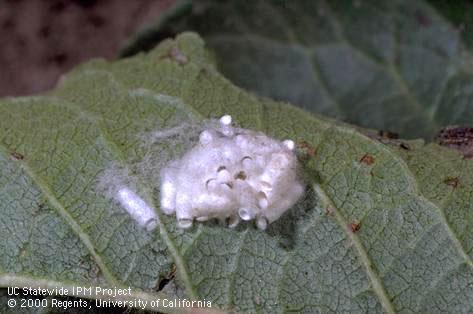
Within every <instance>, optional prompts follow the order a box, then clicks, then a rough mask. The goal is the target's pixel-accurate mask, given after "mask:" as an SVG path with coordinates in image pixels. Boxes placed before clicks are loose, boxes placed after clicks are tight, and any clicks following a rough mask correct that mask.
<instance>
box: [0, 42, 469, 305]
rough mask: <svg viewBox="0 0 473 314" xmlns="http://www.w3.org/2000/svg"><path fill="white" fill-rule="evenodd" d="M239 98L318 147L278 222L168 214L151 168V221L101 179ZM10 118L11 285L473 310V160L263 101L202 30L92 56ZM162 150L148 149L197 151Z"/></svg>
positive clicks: (236, 110) (2, 182)
mask: <svg viewBox="0 0 473 314" xmlns="http://www.w3.org/2000/svg"><path fill="white" fill-rule="evenodd" d="M223 114H231V115H232V116H233V117H234V119H235V121H237V122H238V123H240V124H241V126H242V127H246V128H252V129H258V130H261V131H264V132H266V133H268V134H269V135H271V136H275V137H278V138H292V139H294V140H295V141H297V142H298V143H301V141H305V142H306V144H305V145H309V146H311V147H312V148H313V149H314V150H315V154H312V155H313V156H311V155H309V158H308V159H306V161H304V163H303V169H304V172H305V177H306V179H307V193H306V195H305V197H304V198H303V199H302V200H301V201H300V202H299V203H298V204H297V205H296V206H294V208H292V209H291V210H290V211H289V212H288V213H287V214H286V215H284V216H283V217H282V218H281V219H279V220H278V221H276V222H275V223H273V224H271V225H270V227H269V228H268V230H267V231H260V230H258V229H257V228H256V227H255V226H254V225H252V224H242V225H240V226H239V227H238V228H236V229H229V228H227V227H225V226H222V225H218V224H215V223H206V224H202V223H197V224H196V225H195V226H194V227H193V228H192V229H190V230H186V231H184V230H180V229H177V228H176V225H175V217H173V216H166V215H162V214H160V213H159V207H158V206H157V205H156V204H158V203H159V201H158V197H159V196H158V195H159V194H158V191H157V185H158V182H153V181H150V180H148V177H146V176H142V175H139V174H138V175H137V178H136V179H137V180H136V182H135V187H136V188H137V191H138V192H139V194H140V195H142V196H143V197H144V198H145V199H146V200H148V201H149V202H150V203H151V204H154V206H155V208H156V210H157V212H158V213H159V221H158V228H156V229H155V230H153V231H147V230H146V229H145V228H143V227H140V226H139V225H138V224H136V223H135V222H134V221H133V219H132V218H130V217H129V216H128V215H127V213H126V212H125V210H124V209H123V208H121V206H119V205H118V204H116V203H115V202H113V201H112V200H110V198H109V197H107V196H106V195H104V194H103V193H101V192H100V190H98V189H97V182H98V181H100V179H101V177H102V175H103V174H104V172H105V171H106V170H107V169H109V168H110V166H111V164H116V163H121V164H125V165H128V164H133V163H136V162H137V161H139V160H141V159H142V158H143V157H144V156H145V155H146V154H147V153H149V152H148V151H146V149H143V145H142V142H141V141H142V137H141V135H142V134H143V133H146V132H150V131H153V130H160V129H164V128H168V127H172V126H175V125H176V124H177V125H180V124H182V123H186V122H189V121H201V120H204V119H206V118H209V117H219V116H220V115H223ZM0 117H1V119H0V132H1V133H0V147H1V149H0V217H1V218H0V253H1V254H0V287H6V286H12V285H13V286H15V285H16V286H24V285H26V286H34V287H37V286H41V287H54V286H66V287H73V286H87V287H88V286H105V287H110V286H112V287H113V286H118V287H128V286H130V287H132V290H133V295H132V296H131V297H130V298H131V299H132V298H138V297H140V298H143V299H145V300H148V301H150V300H152V299H156V298H161V299H163V298H174V297H180V298H188V299H199V300H202V299H206V300H210V301H211V302H212V306H213V307H214V308H220V309H223V310H226V311H230V310H233V311H236V312H271V313H281V312H287V311H296V312H299V311H301V312H310V313H313V312H318V311H319V312H345V311H347V312H348V311H350V312H363V313H364V312H388V313H393V312H397V311H399V312H451V313H459V312H469V311H471V310H472V307H473V264H472V256H473V216H472V213H473V202H472V199H473V197H472V195H473V160H472V159H464V158H463V156H461V155H460V154H459V153H457V152H456V151H453V150H449V149H446V148H443V147H440V146H438V145H435V144H429V145H425V144H424V143H423V142H422V141H399V140H386V139H383V142H387V143H385V144H383V142H381V141H379V140H378V139H376V138H375V137H373V136H372V135H370V134H371V133H370V131H363V133H366V134H368V135H369V136H367V135H365V134H363V133H360V132H359V131H357V130H355V129H354V128H352V127H350V126H348V125H345V124H343V123H338V122H335V121H332V120H329V119H326V118H322V117H318V116H314V115H312V114H308V113H307V112H304V111H302V110H301V109H298V108H296V107H293V106H289V105H286V104H282V103H277V102H273V101H269V100H261V99H258V98H256V97H254V96H252V95H251V94H249V93H247V92H245V91H243V90H241V89H239V88H237V87H235V86H234V85H232V84H231V83H230V82H229V81H228V80H226V79H225V78H224V77H223V76H222V75H220V74H219V73H218V72H217V71H216V69H215V66H214V65H213V64H212V63H211V62H210V61H209V56H208V54H207V52H206V50H205V49H204V43H203V41H202V40H201V39H200V38H199V37H198V36H197V35H195V34H192V33H185V34H183V35H180V36H179V37H178V38H177V39H176V40H174V41H172V40H166V41H164V42H163V43H161V45H159V47H157V48H156V49H155V50H153V51H151V52H150V53H149V54H147V55H143V54H140V55H138V56H135V57H133V58H129V59H124V60H121V61H118V62H114V63H107V62H105V61H100V60H98V61H94V62H91V63H88V64H85V65H83V66H81V67H80V68H78V69H77V70H75V71H74V72H72V73H70V74H69V75H68V76H67V77H65V78H64V79H63V80H62V83H61V85H60V86H59V87H58V88H57V89H56V90H55V91H53V92H52V93H50V94H48V95H45V96H41V97H27V98H11V99H4V100H3V101H2V102H1V103H0ZM162 148H163V147H162V146H160V145H156V146H150V147H147V149H149V150H153V151H155V153H157V154H158V156H159V154H161V153H162V154H163V156H164V155H166V154H168V153H169V152H171V153H172V152H174V151H176V150H179V149H180V148H179V146H171V147H167V150H168V151H169V152H168V151H163V150H162ZM146 170H148V172H151V173H152V172H153V171H158V170H156V169H155V168H153V165H151V167H150V168H149V169H146ZM454 183H456V184H454ZM174 267H175V268H176V270H177V275H176V277H175V278H174V279H172V280H171V282H170V283H169V284H167V285H166V286H165V287H164V289H163V290H162V291H159V292H157V290H159V289H158V288H159V287H160V283H162V279H163V278H167V277H168V276H169V274H170V273H172V272H173V268H174ZM85 297H86V298H90V296H85ZM122 298H123V297H122ZM119 299H120V298H119ZM0 300H2V302H3V301H4V300H6V296H5V294H3V295H2V296H1V297H0ZM0 306H2V307H5V303H4V302H3V303H2V304H1V305H0ZM159 310H160V311H170V310H173V309H169V308H160V309H159Z"/></svg>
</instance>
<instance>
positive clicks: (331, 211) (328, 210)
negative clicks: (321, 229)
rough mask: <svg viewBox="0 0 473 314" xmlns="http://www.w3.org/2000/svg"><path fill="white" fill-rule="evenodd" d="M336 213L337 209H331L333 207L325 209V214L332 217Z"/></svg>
mask: <svg viewBox="0 0 473 314" xmlns="http://www.w3.org/2000/svg"><path fill="white" fill-rule="evenodd" d="M334 212H335V208H333V207H331V206H328V207H327V208H326V209H325V214H326V215H330V216H332V215H333V213H334Z"/></svg>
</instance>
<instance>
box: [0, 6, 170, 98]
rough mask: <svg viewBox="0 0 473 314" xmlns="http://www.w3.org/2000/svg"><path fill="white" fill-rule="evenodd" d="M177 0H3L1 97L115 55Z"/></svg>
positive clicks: (39, 87)
mask: <svg viewBox="0 0 473 314" xmlns="http://www.w3.org/2000/svg"><path fill="white" fill-rule="evenodd" d="M173 2H174V0H154V1H153V0H0V97H1V96H17V95H31V94H37V93H40V92H42V91H46V90H48V89H51V88H53V87H54V86H55V84H56V82H57V80H58V79H59V77H60V76H61V74H63V73H65V72H67V71H69V70H70V69H71V68H73V67H74V66H75V65H77V64H79V63H82V62H84V61H86V60H88V59H91V58H96V57H103V58H107V59H113V58H115V57H116V56H117V55H118V51H119V49H120V48H121V47H122V45H123V44H124V43H125V42H126V40H127V39H128V38H129V37H130V35H131V34H133V33H134V32H136V31H137V30H138V29H140V28H141V27H143V26H144V25H146V24H148V23H152V22H153V21H155V20H156V19H157V18H158V16H159V15H160V14H161V13H162V12H163V11H164V10H165V9H167V8H168V7H170V6H171V5H172V3H173Z"/></svg>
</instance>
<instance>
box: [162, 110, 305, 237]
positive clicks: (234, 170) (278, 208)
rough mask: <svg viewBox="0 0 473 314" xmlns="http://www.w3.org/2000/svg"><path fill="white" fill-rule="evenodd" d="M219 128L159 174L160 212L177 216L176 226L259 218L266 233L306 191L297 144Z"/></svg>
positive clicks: (226, 123)
mask: <svg viewBox="0 0 473 314" xmlns="http://www.w3.org/2000/svg"><path fill="white" fill-rule="evenodd" d="M231 123H232V118H231V117H230V116H228V115H226V116H223V117H222V118H221V119H220V125H219V126H218V127H216V128H209V129H206V130H204V131H202V132H201V133H200V137H199V143H198V144H197V145H196V146H195V147H193V148H192V149H190V150H189V151H188V152H187V153H185V154H184V156H182V158H180V159H178V160H173V161H171V162H170V163H169V164H168V165H167V166H166V167H164V168H163V169H162V170H161V210H162V211H163V212H164V213H165V214H168V215H169V214H173V213H176V217H177V221H178V226H180V227H182V228H188V227H190V226H192V223H193V221H194V219H195V220H197V221H205V220H208V219H210V218H218V219H220V220H225V219H227V218H228V219H229V225H230V226H232V227H233V226H236V225H237V224H238V223H239V221H240V219H243V220H252V219H256V225H257V226H258V228H260V229H265V228H266V227H267V225H268V224H270V223H272V222H273V221H275V220H277V219H278V218H279V217H280V216H281V215H282V214H283V213H284V212H286V211H287V210H288V209H289V208H291V207H292V206H293V205H294V204H295V203H296V201H297V200H298V199H299V197H300V196H301V195H302V194H303V192H304V187H303V185H302V184H301V183H300V182H299V180H298V178H297V175H296V168H297V158H296V155H295V154H294V151H293V150H294V148H295V145H294V142H293V141H292V140H285V141H283V142H280V141H278V140H275V139H273V138H270V137H268V136H266V135H265V134H263V133H261V132H255V131H252V130H247V129H242V128H235V127H232V125H231Z"/></svg>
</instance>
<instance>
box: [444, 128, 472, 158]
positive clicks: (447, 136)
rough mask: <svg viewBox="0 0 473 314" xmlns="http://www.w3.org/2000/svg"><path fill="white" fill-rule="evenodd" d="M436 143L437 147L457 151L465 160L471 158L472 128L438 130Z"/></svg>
mask: <svg viewBox="0 0 473 314" xmlns="http://www.w3.org/2000/svg"><path fill="white" fill-rule="evenodd" d="M436 141H437V143H438V144H439V145H442V146H445V147H448V148H452V149H456V150H458V151H459V152H461V153H462V154H463V157H465V158H472V157H473V127H458V126H450V127H446V128H444V129H442V130H440V132H439V134H438V135H437V138H436Z"/></svg>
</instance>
